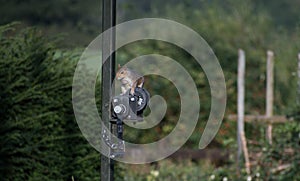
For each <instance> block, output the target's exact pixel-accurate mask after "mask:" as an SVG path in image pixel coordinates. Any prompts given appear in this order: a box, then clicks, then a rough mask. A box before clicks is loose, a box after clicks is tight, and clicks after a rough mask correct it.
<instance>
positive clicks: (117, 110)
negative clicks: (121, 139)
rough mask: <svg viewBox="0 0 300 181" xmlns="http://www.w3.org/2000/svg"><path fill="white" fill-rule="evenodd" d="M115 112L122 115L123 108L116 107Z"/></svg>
mask: <svg viewBox="0 0 300 181" xmlns="http://www.w3.org/2000/svg"><path fill="white" fill-rule="evenodd" d="M114 112H115V113H117V114H120V113H121V112H122V107H121V106H119V105H118V106H115V107H114Z"/></svg>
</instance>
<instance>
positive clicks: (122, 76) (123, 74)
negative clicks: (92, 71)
mask: <svg viewBox="0 0 300 181" xmlns="http://www.w3.org/2000/svg"><path fill="white" fill-rule="evenodd" d="M118 68H119V70H118V72H117V74H116V78H117V80H119V81H121V92H122V94H125V93H126V92H127V91H128V90H129V89H130V94H131V95H134V91H135V88H136V87H140V88H142V87H143V85H144V77H143V76H141V75H139V74H138V73H137V72H135V71H134V70H131V69H129V68H127V67H126V66H123V67H121V66H120V64H118Z"/></svg>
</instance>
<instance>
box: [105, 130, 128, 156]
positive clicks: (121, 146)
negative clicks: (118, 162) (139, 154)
mask: <svg viewBox="0 0 300 181" xmlns="http://www.w3.org/2000/svg"><path fill="white" fill-rule="evenodd" d="M117 129H119V128H117ZM118 137H119V136H118ZM102 139H103V141H104V143H105V144H106V145H107V146H108V147H109V148H110V149H111V153H110V155H109V157H110V158H115V157H122V156H123V155H124V154H125V141H124V140H121V141H118V142H113V141H112V140H111V136H110V133H109V131H108V130H107V129H105V128H104V129H103V130H102ZM120 139H121V138H120Z"/></svg>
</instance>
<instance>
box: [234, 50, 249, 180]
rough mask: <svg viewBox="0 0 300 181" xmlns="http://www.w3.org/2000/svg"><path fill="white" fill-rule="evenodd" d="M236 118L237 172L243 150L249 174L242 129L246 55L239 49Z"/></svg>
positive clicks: (247, 156)
mask: <svg viewBox="0 0 300 181" xmlns="http://www.w3.org/2000/svg"><path fill="white" fill-rule="evenodd" d="M238 54H239V59H238V100H237V103H238V107H237V111H238V118H237V121H238V123H237V140H238V154H237V173H238V175H240V161H241V156H242V153H243V152H244V158H245V167H246V172H247V174H248V175H249V174H250V161H249V154H248V149H247V140H246V136H245V131H244V117H245V69H246V57H245V52H244V51H243V50H241V49H239V51H238Z"/></svg>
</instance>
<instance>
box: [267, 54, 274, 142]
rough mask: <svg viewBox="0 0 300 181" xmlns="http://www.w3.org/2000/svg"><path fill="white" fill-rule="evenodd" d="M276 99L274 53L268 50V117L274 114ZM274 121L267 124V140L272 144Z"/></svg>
mask: <svg viewBox="0 0 300 181" xmlns="http://www.w3.org/2000/svg"><path fill="white" fill-rule="evenodd" d="M273 100H274V53H273V52H272V51H270V50H269V51H267V86H266V117H267V118H269V117H272V116H273ZM272 129H273V127H272V123H269V124H268V126H267V135H266V137H267V140H268V142H269V144H272Z"/></svg>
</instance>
